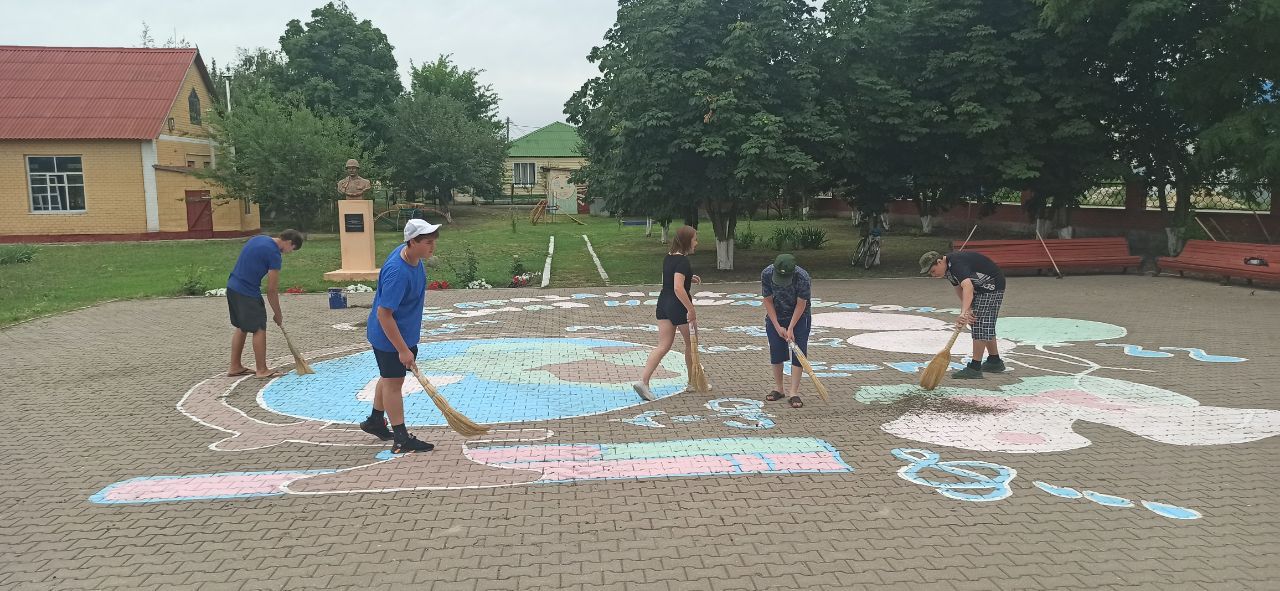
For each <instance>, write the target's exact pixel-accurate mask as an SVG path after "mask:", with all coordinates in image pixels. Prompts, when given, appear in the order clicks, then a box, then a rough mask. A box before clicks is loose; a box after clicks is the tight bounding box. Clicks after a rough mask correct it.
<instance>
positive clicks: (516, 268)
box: [507, 254, 527, 277]
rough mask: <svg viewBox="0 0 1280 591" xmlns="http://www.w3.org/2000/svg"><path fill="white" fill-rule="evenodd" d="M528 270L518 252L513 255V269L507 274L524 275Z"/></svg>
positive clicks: (513, 275)
mask: <svg viewBox="0 0 1280 591" xmlns="http://www.w3.org/2000/svg"><path fill="white" fill-rule="evenodd" d="M526 272H527V270H526V269H525V268H524V263H523V262H521V261H520V255H518V254H513V255H511V269H510V270H509V271H508V272H507V274H508V275H510V276H512V277H515V276H517V275H524V274H525V273H526Z"/></svg>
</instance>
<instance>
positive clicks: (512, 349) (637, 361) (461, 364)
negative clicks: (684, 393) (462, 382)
mask: <svg viewBox="0 0 1280 591" xmlns="http://www.w3.org/2000/svg"><path fill="white" fill-rule="evenodd" d="M648 357H649V349H648V348H645V347H637V348H636V349H635V350H634V351H628V352H623V353H609V354H602V353H600V352H598V351H596V350H595V348H594V346H592V345H588V344H585V342H583V341H576V340H574V339H560V340H557V341H551V342H547V341H542V342H539V343H538V345H537V346H536V347H531V346H530V345H529V344H528V343H521V342H510V341H505V342H504V341H497V342H488V343H475V344H473V345H471V346H470V347H468V348H467V350H466V351H465V352H463V353H462V354H459V355H453V356H451V357H445V358H443V359H432V360H429V361H422V362H419V365H421V367H422V369H423V370H424V371H426V372H429V373H440V374H450V373H469V374H472V375H475V376H476V377H479V378H481V379H484V380H488V381H492V382H505V383H511V384H528V385H539V384H548V385H553V384H564V383H566V382H565V380H564V379H562V378H560V377H557V376H556V375H555V374H553V373H551V372H549V371H542V370H536V369H533V368H536V367H540V366H543V365H555V364H559V363H580V362H582V361H586V360H591V359H595V360H606V361H609V362H612V363H615V364H618V365H627V366H631V367H634V368H636V372H635V374H636V375H635V378H636V379H639V377H640V370H641V369H642V368H644V364H645V361H646V360H647V359H648ZM661 366H662V367H663V368H665V369H667V370H669V371H671V372H673V373H675V374H676V377H673V378H667V379H656V378H655V379H653V380H652V381H651V382H650V385H651V386H658V387H661V386H683V385H684V384H686V383H688V381H689V378H688V375H687V374H688V372H687V371H686V368H685V364H684V355H680V354H676V355H667V356H666V357H664V358H663V359H662V363H661ZM627 383H628V384H629V383H630V382H627ZM592 385H593V386H595V387H607V386H608V384H600V383H592ZM626 387H628V388H630V386H629V385H628V386H626Z"/></svg>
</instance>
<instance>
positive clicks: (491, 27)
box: [0, 0, 617, 136]
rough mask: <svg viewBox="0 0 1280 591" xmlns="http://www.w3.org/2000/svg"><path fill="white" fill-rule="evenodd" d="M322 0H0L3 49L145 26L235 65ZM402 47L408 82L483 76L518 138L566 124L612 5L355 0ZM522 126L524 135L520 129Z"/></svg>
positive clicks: (85, 41) (599, 1)
mask: <svg viewBox="0 0 1280 591" xmlns="http://www.w3.org/2000/svg"><path fill="white" fill-rule="evenodd" d="M324 3H325V2H324V1H323V0H309V1H299V0H254V1H247V0H206V1H204V2H155V1H154V0H150V1H143V0H112V1H111V2H99V1H91V0H81V1H68V0H42V1H40V2H31V1H30V0H22V1H15V0H0V8H3V11H2V13H3V14H4V15H5V16H4V20H5V27H4V29H5V30H4V33H3V34H0V44H4V45H57V46H96V47H120V46H137V45H139V39H140V35H141V32H142V23H143V21H146V23H147V25H148V26H150V27H151V36H152V37H153V38H155V40H156V42H157V43H162V42H164V41H165V40H166V39H168V38H169V37H171V36H173V35H174V33H175V32H176V33H177V36H178V37H180V38H185V39H186V40H187V41H189V42H191V43H192V44H193V45H197V46H199V47H200V53H201V55H202V56H203V57H204V59H205V62H206V63H208V62H209V61H210V60H213V59H216V60H218V63H219V64H228V63H230V62H231V60H232V59H233V58H234V57H235V55H236V49H237V48H241V47H243V48H255V47H268V48H271V49H277V50H278V49H279V48H280V43H279V39H280V34H281V33H283V32H284V27H285V23H287V22H289V20H290V19H295V18H296V19H299V20H301V21H302V22H304V23H305V22H307V20H309V19H310V15H311V9H313V8H316V7H319V6H322V5H323V4H324ZM347 5H348V6H350V7H351V10H352V12H354V13H355V15H356V18H358V19H362V20H363V19H368V20H371V21H373V24H374V26H376V27H378V28H380V29H382V32H383V33H385V34H386V35H387V38H388V39H389V40H390V41H391V44H392V45H393V46H395V55H396V61H397V63H398V64H399V67H400V71H401V75H402V76H403V75H404V74H405V72H407V71H408V69H409V61H410V60H413V62H414V63H422V62H425V61H430V60H434V59H435V58H436V56H438V55H440V54H442V53H451V54H453V62H454V63H455V64H458V65H459V66H461V67H463V68H478V69H481V70H484V71H485V72H484V74H482V75H481V80H482V81H483V82H485V83H488V84H492V85H493V88H494V90H496V91H497V92H498V96H499V98H500V99H501V101H502V102H501V104H500V105H499V110H500V113H501V115H502V116H503V117H510V118H511V121H512V123H513V127H512V129H511V135H512V136H518V135H523V134H524V133H527V132H528V131H531V130H532V129H535V128H537V127H541V126H543V125H546V124H548V123H551V122H552V121H563V120H564V113H563V109H564V102H565V101H566V100H567V99H568V98H569V95H570V94H571V93H572V92H573V91H575V90H577V89H578V87H579V86H581V85H582V83H583V82H585V81H586V80H587V79H588V78H590V77H591V76H593V75H595V74H596V69H595V67H594V66H593V65H592V64H589V63H587V53H588V52H589V51H591V48H592V47H593V46H595V45H600V44H601V43H603V38H604V33H605V31H607V30H608V28H609V27H610V26H612V25H613V21H614V18H615V16H616V14H617V3H616V2H615V1H613V0H419V1H417V2H412V1H409V0H350V1H348V2H347ZM516 126H520V127H516Z"/></svg>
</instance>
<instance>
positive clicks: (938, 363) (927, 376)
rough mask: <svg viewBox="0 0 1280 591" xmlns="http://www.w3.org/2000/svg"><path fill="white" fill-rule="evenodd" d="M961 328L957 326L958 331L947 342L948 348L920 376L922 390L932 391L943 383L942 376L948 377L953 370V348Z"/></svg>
mask: <svg viewBox="0 0 1280 591" xmlns="http://www.w3.org/2000/svg"><path fill="white" fill-rule="evenodd" d="M961 328H963V327H962V326H960V325H959V324H957V325H956V330H955V332H953V333H951V339H950V340H948V341H947V346H945V347H943V348H942V350H941V351H939V352H938V354H937V355H935V356H934V357H933V361H930V362H929V366H928V367H926V368H924V373H922V374H920V387H921V388H924V389H925V390H932V389H934V388H937V387H938V384H940V383H942V376H945V375H947V370H948V369H950V368H951V347H953V346H955V344H956V338H958V337H959V336H960V329H961Z"/></svg>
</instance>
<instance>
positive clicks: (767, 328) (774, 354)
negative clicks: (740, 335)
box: [764, 314, 813, 365]
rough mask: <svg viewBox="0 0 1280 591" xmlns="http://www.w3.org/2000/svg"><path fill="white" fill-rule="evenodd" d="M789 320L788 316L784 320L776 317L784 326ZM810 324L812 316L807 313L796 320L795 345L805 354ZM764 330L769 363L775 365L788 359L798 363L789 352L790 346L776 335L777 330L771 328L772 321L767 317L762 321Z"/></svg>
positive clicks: (806, 353)
mask: <svg viewBox="0 0 1280 591" xmlns="http://www.w3.org/2000/svg"><path fill="white" fill-rule="evenodd" d="M790 322H791V319H790V318H788V319H786V320H785V321H784V320H783V319H781V318H779V319H778V323H779V324H781V325H783V326H784V327H785V326H786V325H787V324H789V323H790ZM812 324H813V323H812V317H811V316H809V315H808V314H805V315H804V318H801V319H800V321H799V322H796V329H795V341H796V346H797V347H800V352H801V353H804V354H805V355H808V354H809V328H810V325H812ZM764 332H765V335H767V336H768V337H769V363H772V364H774V365H777V364H779V363H782V362H783V361H786V360H788V359H790V360H791V363H792V364H795V365H798V364H799V363H800V361H799V360H797V359H795V358H794V356H793V355H792V354H791V348H790V347H788V346H787V341H785V340H783V338H782V337H780V336H778V331H776V330H774V329H773V323H772V322H770V321H769V319H768V318H765V321H764Z"/></svg>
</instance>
